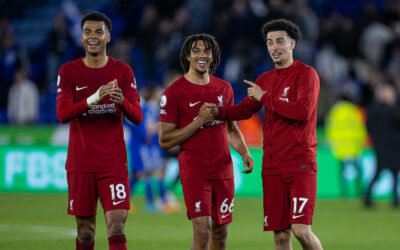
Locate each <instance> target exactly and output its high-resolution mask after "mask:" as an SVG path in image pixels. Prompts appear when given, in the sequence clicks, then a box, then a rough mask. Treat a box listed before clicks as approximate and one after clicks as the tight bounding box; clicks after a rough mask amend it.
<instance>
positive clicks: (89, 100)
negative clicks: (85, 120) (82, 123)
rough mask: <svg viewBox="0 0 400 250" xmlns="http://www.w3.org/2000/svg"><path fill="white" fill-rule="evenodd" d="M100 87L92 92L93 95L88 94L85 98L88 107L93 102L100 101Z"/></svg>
mask: <svg viewBox="0 0 400 250" xmlns="http://www.w3.org/2000/svg"><path fill="white" fill-rule="evenodd" d="M100 89H101V87H100V88H99V89H98V90H97V91H96V93H94V94H93V95H91V96H89V97H88V98H87V99H86V103H87V105H88V106H89V107H92V106H93V105H94V104H97V103H99V102H100Z"/></svg>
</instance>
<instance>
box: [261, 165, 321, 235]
mask: <svg viewBox="0 0 400 250" xmlns="http://www.w3.org/2000/svg"><path fill="white" fill-rule="evenodd" d="M297 168H298V170H297V169H296V171H295V172H286V173H280V174H276V173H274V172H272V173H271V171H268V169H263V171H262V180H263V192H264V231H280V230H286V229H289V228H290V225H291V224H307V225H311V224H312V217H313V214H314V207H315V198H316V194H317V170H316V164H315V163H311V164H302V165H299V166H297Z"/></svg>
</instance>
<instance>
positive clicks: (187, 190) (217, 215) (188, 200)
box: [181, 180, 235, 225]
mask: <svg viewBox="0 0 400 250" xmlns="http://www.w3.org/2000/svg"><path fill="white" fill-rule="evenodd" d="M181 183H182V191H183V198H184V199H185V204H186V208H187V216H188V217H189V219H190V218H196V217H200V216H211V217H212V219H213V223H214V224H217V225H221V224H226V223H230V222H232V212H233V206H234V197H235V183H234V180H182V181H181Z"/></svg>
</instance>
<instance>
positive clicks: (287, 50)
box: [267, 31, 296, 68]
mask: <svg viewBox="0 0 400 250" xmlns="http://www.w3.org/2000/svg"><path fill="white" fill-rule="evenodd" d="M295 45H296V41H295V40H294V39H291V38H290V37H289V36H288V34H287V33H286V31H270V32H268V34H267V48H268V52H269V55H270V56H271V58H272V61H273V62H274V64H275V66H276V67H277V68H286V67H289V66H290V65H291V64H292V62H293V49H294V47H295Z"/></svg>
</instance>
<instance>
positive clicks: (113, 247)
mask: <svg viewBox="0 0 400 250" xmlns="http://www.w3.org/2000/svg"><path fill="white" fill-rule="evenodd" d="M108 249H109V250H128V247H127V246H126V237H125V234H123V235H114V236H110V237H108Z"/></svg>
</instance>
